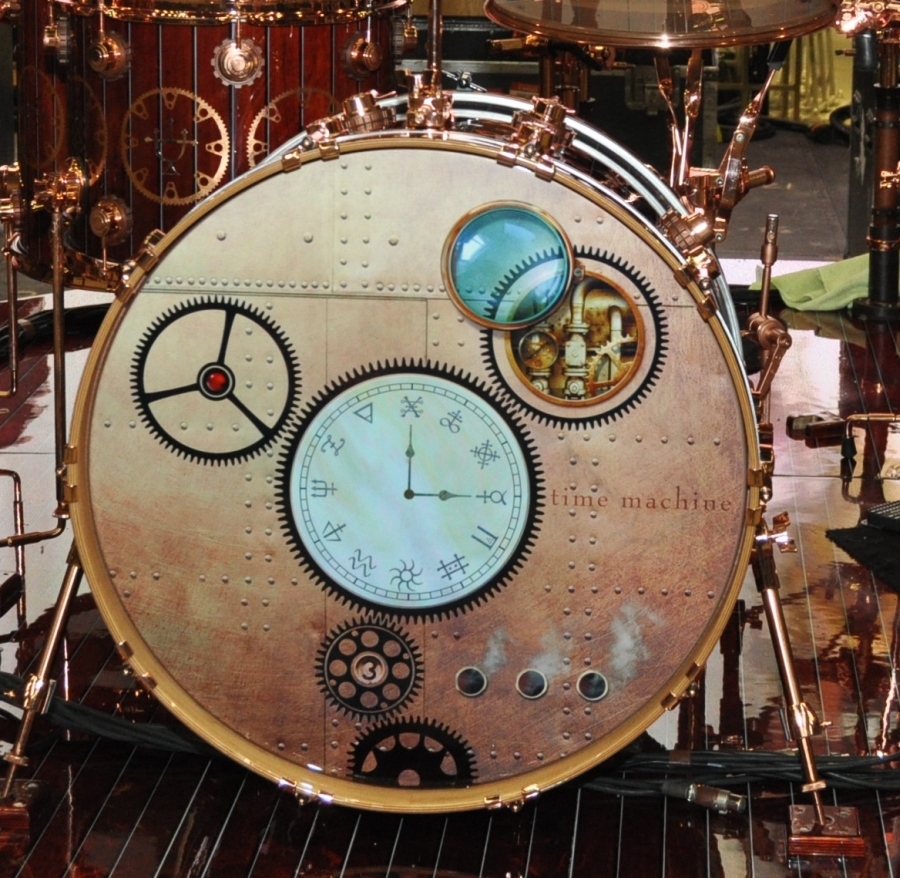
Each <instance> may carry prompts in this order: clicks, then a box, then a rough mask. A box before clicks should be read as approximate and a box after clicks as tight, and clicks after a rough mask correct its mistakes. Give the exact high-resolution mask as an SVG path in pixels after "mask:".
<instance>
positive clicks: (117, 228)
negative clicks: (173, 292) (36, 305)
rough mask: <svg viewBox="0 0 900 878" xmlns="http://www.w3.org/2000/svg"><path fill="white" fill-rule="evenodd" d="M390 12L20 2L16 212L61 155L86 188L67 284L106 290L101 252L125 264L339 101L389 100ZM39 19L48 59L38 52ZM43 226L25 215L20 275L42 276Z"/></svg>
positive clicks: (47, 221) (56, 167) (71, 236)
mask: <svg viewBox="0 0 900 878" xmlns="http://www.w3.org/2000/svg"><path fill="white" fill-rule="evenodd" d="M393 5H394V4H393V3H384V2H382V3H378V2H376V3H374V4H372V6H371V9H370V10H369V12H365V13H364V12H363V11H362V10H357V12H356V13H355V12H354V10H356V6H355V4H351V5H349V6H348V5H347V4H345V3H342V2H340V0H334V2H331V3H328V2H326V3H322V4H318V7H319V12H318V14H317V15H313V14H312V11H311V9H310V4H308V3H306V2H304V0H286V2H284V3H281V4H279V8H280V9H281V10H282V13H281V14H280V15H278V16H274V17H273V18H269V19H266V17H265V15H264V14H263V13H264V11H265V9H266V8H268V7H267V6H266V4H265V0H260V2H259V3H258V4H256V5H254V4H247V11H246V13H245V15H246V18H245V20H244V22H242V24H241V25H240V27H237V26H236V25H235V24H229V23H221V22H217V19H216V18H215V17H210V18H208V19H206V18H204V17H203V15H204V14H209V15H210V16H212V11H213V10H214V8H216V7H214V5H212V4H210V5H208V6H204V5H203V4H199V3H198V4H193V3H190V2H188V0H184V2H181V3H169V4H166V5H165V6H163V7H160V6H159V4H155V7H156V14H154V13H153V7H154V4H150V3H146V4H145V3H140V2H137V0H136V2H134V3H126V2H116V3H107V4H105V5H104V4H96V3H83V4H62V3H38V2H37V0H25V2H23V4H22V11H21V14H20V19H19V27H18V31H17V32H18V37H17V46H16V65H17V69H18V71H19V74H18V83H17V96H18V122H19V124H18V131H19V164H20V166H21V172H22V183H23V189H22V197H23V200H24V203H25V204H30V203H31V202H32V199H33V198H34V195H35V191H36V186H35V182H36V181H38V180H39V179H41V178H43V177H45V176H47V175H51V174H54V173H57V172H62V171H64V170H65V169H66V168H67V166H68V163H69V161H70V159H75V160H77V162H78V164H79V166H80V167H81V169H82V171H83V173H84V176H85V180H86V183H87V186H86V189H85V192H84V195H83V198H82V201H81V204H80V205H79V206H80V208H81V210H80V213H79V215H78V216H77V217H76V218H75V220H74V221H73V222H72V224H71V227H70V228H69V230H68V232H67V236H66V241H65V248H66V250H65V257H66V271H67V283H71V284H72V285H76V286H85V287H92V288H99V289H106V288H107V286H109V285H110V284H112V283H114V279H113V278H114V275H113V273H111V272H109V271H107V267H106V265H105V264H104V261H103V256H104V243H105V244H106V255H107V257H108V259H109V260H110V261H111V262H112V263H114V264H115V263H119V262H122V261H124V260H126V259H129V258H130V257H131V256H133V255H134V253H135V252H136V251H137V249H138V247H139V246H140V244H141V243H142V242H143V241H144V239H145V238H146V237H147V235H149V234H150V233H151V232H153V231H154V230H156V229H170V228H171V227H172V226H174V225H175V223H176V222H177V221H178V220H179V219H180V218H181V217H183V216H184V215H185V214H186V213H187V212H188V211H189V210H190V209H191V208H192V207H194V206H195V205H196V204H197V203H198V202H200V201H201V200H202V199H203V198H205V197H206V196H208V195H209V194H210V193H212V192H213V191H215V190H216V189H217V188H219V187H220V186H222V185H223V184H224V183H226V182H228V181H230V180H232V179H234V178H235V177H237V176H240V175H241V174H242V173H244V172H246V171H248V170H250V169H251V168H253V167H254V166H255V165H257V164H258V163H259V162H260V161H261V160H262V159H263V158H265V156H266V155H267V154H268V152H269V151H270V150H271V149H273V148H275V147H277V146H279V145H280V144H282V143H284V142H285V141H287V140H289V139H291V138H293V137H295V136H296V135H297V133H298V132H299V131H301V130H303V127H304V126H305V125H308V124H309V123H311V122H312V121H314V120H315V119H318V118H320V117H322V116H325V115H328V114H331V113H334V112H336V111H337V110H338V109H339V107H340V102H341V100H343V99H344V98H347V97H350V96H352V95H354V94H356V93H357V92H359V91H360V90H368V89H382V90H386V89H387V88H388V87H389V85H390V83H391V81H392V73H391V70H392V66H393V65H392V63H391V60H390V53H391V23H390V20H389V16H388V12H389V11H390V8H391V7H392V6H393ZM71 8H76V9H77V11H78V13H79V15H71V14H70V13H69V10H70V9H71ZM99 8H102V9H103V11H104V14H103V15H101V14H100V13H99V12H98V11H97V10H98V9H99ZM217 8H218V11H219V16H220V17H221V15H222V14H223V10H224V7H222V5H221V4H218V7H217ZM381 12H383V14H377V13H381ZM355 14H358V15H359V16H363V15H367V16H368V17H367V18H364V19H362V20H359V21H355V20H353V16H354V15H355ZM112 15H114V16H116V17H117V18H118V19H119V20H111V18H110V16H112ZM51 21H53V22H55V24H54V25H53V28H54V31H55V32H56V33H57V34H58V37H57V38H58V40H59V41H60V46H59V48H58V49H57V50H56V51H55V52H48V50H47V49H46V48H45V45H44V41H45V38H46V33H47V31H46V29H47V27H48V25H49V23H50V22H51ZM270 21H277V22H279V23H278V24H270V23H269V22H270ZM308 21H311V22H312V23H311V24H309V26H304V25H306V24H307V22H308ZM361 46H362V47H366V48H367V49H368V53H367V54H366V53H362V54H363V56H364V57H363V58H362V60H359V59H358V58H357V55H359V54H360V52H359V49H360V47H361ZM354 52H356V55H354ZM367 64H370V65H371V68H372V69H370V66H367ZM50 229H51V218H50V215H49V214H48V213H47V212H34V211H26V212H25V216H24V218H23V227H22V229H21V234H20V238H19V242H18V244H17V246H16V256H17V263H18V266H19V267H20V269H21V270H22V271H24V272H25V273H26V274H28V275H30V276H32V277H34V278H37V279H41V280H46V279H48V278H49V277H50V275H51V273H52V247H51V243H50Z"/></svg>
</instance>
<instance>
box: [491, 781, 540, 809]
mask: <svg viewBox="0 0 900 878" xmlns="http://www.w3.org/2000/svg"><path fill="white" fill-rule="evenodd" d="M540 793H541V791H540V788H539V787H537V786H536V785H532V786H527V787H525V788H523V790H522V792H521V793H519V794H518V795H516V796H512V797H510V798H507V799H505V798H503V796H485V797H484V807H485V808H486V809H487V810H488V811H496V810H499V809H500V808H509V810H510V811H512V812H513V814H518V812H519V811H521V810H522V808H524V807H525V805H526V803H528V802H532V801H534V800H535V799H537V797H538V796H539V795H540Z"/></svg>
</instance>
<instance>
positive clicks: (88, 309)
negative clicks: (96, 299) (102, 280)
mask: <svg viewBox="0 0 900 878" xmlns="http://www.w3.org/2000/svg"><path fill="white" fill-rule="evenodd" d="M108 310H109V305H81V306H79V307H77V308H68V309H66V336H89V337H91V338H93V336H94V335H96V334H97V330H98V329H99V328H100V324H101V323H102V322H103V319H104V317H106V312H107V311H108ZM16 328H17V331H18V333H19V344H20V345H22V346H24V345H27V344H29V343H30V342H34V341H47V340H50V339H52V338H53V311H52V310H46V311H38V312H37V313H36V314H32V315H30V316H28V317H22V318H19V319H18V320H17V321H16ZM9 342H10V326H9V324H7V325H6V326H4V327H2V328H0V361H6V360H7V359H9Z"/></svg>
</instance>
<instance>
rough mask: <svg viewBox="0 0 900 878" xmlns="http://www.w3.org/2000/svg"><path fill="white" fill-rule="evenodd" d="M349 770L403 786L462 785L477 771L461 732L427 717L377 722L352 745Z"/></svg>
mask: <svg viewBox="0 0 900 878" xmlns="http://www.w3.org/2000/svg"><path fill="white" fill-rule="evenodd" d="M350 771H351V772H352V773H353V774H354V776H355V777H357V778H359V779H360V780H372V781H377V782H378V783H381V784H395V785H396V786H405V787H426V788H427V787H446V786H463V785H466V784H468V783H470V782H471V781H472V780H473V779H474V778H475V775H476V774H477V772H476V769H475V756H474V754H473V753H472V750H471V748H470V747H469V745H468V744H467V743H466V742H465V741H464V740H463V738H462V737H461V736H459V735H458V734H456V733H455V732H452V731H451V730H450V729H449V728H447V727H446V726H443V725H441V724H439V723H436V722H433V721H431V720H423V719H411V720H398V721H396V722H388V723H379V724H378V725H376V726H375V727H374V728H372V729H370V730H369V731H368V732H366V733H365V734H364V735H363V736H362V737H361V738H360V739H359V740H358V741H357V742H356V743H355V744H354V745H353V750H352V753H351V757H350Z"/></svg>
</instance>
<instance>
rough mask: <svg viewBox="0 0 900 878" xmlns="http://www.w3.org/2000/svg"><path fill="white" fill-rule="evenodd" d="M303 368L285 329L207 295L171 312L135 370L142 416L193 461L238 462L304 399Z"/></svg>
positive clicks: (147, 341)
mask: <svg viewBox="0 0 900 878" xmlns="http://www.w3.org/2000/svg"><path fill="white" fill-rule="evenodd" d="M299 385H300V378H299V366H298V364H297V360H296V357H295V355H294V351H293V349H292V347H291V345H290V343H289V342H288V340H287V337H286V335H285V334H284V332H283V331H282V330H281V329H280V328H279V327H278V326H277V324H276V323H275V322H274V321H273V320H272V319H271V318H270V317H268V316H267V315H266V314H264V313H263V312H262V311H260V310H258V309H257V308H254V307H253V306H251V305H248V304H246V303H245V302H242V301H238V300H232V299H226V298H218V297H215V298H203V299H196V300H191V301H189V302H186V303H184V304H179V305H176V306H175V307H174V308H171V309H170V310H168V311H166V312H165V313H163V314H162V315H161V316H160V317H159V318H157V320H155V321H154V323H153V324H152V325H151V326H150V328H149V329H148V330H147V331H146V332H145V333H144V335H143V337H142V338H141V340H140V342H139V344H138V347H137V351H136V352H135V356H134V363H133V366H132V370H131V386H132V396H133V399H134V402H135V405H136V406H137V408H138V411H139V412H140V415H141V418H142V420H143V421H144V423H145V424H146V425H147V427H148V428H149V429H150V431H151V432H152V433H153V434H154V435H155V436H156V437H157V438H158V439H159V440H160V441H161V442H162V443H163V444H164V445H166V446H168V447H169V448H170V449H172V450H173V451H174V452H176V453H177V454H179V455H183V456H185V457H187V458H189V459H191V460H197V461H203V462H211V463H232V462H235V461H240V460H246V459H247V458H249V457H252V456H254V455H255V454H257V453H259V452H260V451H262V450H263V449H264V448H266V447H267V446H268V445H270V444H271V443H272V442H273V441H274V440H275V438H276V436H277V435H278V433H279V432H280V431H281V429H282V428H283V427H284V426H285V424H286V423H287V422H288V421H289V420H290V418H291V416H292V414H293V413H294V411H295V409H296V406H297V403H298V396H299V394H298V390H299Z"/></svg>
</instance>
